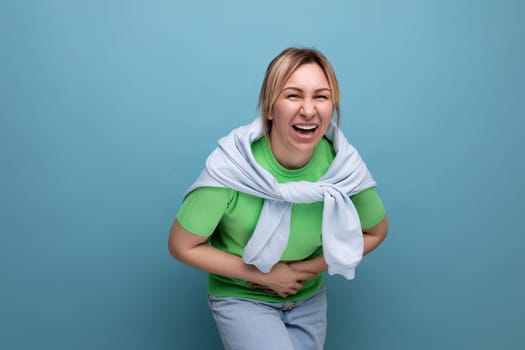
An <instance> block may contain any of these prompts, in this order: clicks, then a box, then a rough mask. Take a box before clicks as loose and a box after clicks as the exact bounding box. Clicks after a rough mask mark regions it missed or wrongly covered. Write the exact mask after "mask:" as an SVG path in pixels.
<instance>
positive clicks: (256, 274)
mask: <svg viewBox="0 0 525 350" xmlns="http://www.w3.org/2000/svg"><path fill="white" fill-rule="evenodd" d="M259 107H260V109H261V116H260V117H259V118H257V119H256V120H255V121H253V122H252V123H251V124H249V125H246V126H243V127H240V128H238V129H235V130H234V131H232V132H231V133H230V134H229V135H228V136H226V137H225V138H223V139H221V140H220V142H219V147H218V148H217V149H216V150H215V151H214V152H213V153H212V154H211V155H210V157H209V158H208V160H207V162H206V168H205V170H204V171H203V172H202V174H201V175H200V177H199V178H198V179H197V181H196V182H195V184H194V185H192V186H191V187H190V189H189V190H188V192H187V194H186V197H185V200H184V203H183V204H182V206H181V208H180V209H179V212H178V213H177V217H176V219H175V222H174V223H173V226H172V229H171V232H170V236H169V249H170V253H171V254H172V255H173V257H175V258H176V259H178V260H180V261H182V262H184V263H186V264H188V265H191V266H193V267H196V268H198V269H202V270H204V271H207V272H209V282H208V294H209V305H210V309H211V311H212V314H213V317H214V319H215V321H216V324H217V327H218V329H219V333H220V335H221V339H222V342H223V345H224V347H225V348H226V349H248V350H254V349H300V350H305V349H322V348H323V345H324V341H325V334H326V292H325V287H324V282H323V274H322V273H323V272H324V271H328V272H329V274H341V275H343V276H344V277H346V278H348V279H352V278H353V277H354V269H355V267H356V266H357V264H358V263H359V261H360V260H361V257H362V255H364V254H367V253H369V252H370V251H372V250H373V249H375V248H376V247H377V246H378V245H379V244H380V243H381V242H382V241H383V240H384V238H385V236H386V232H387V219H386V215H385V210H384V207H383V204H382V202H381V200H380V198H379V197H378V195H377V192H376V190H375V182H374V181H373V179H372V177H371V175H370V173H369V172H368V170H367V168H366V165H365V164H364V163H363V162H362V160H361V158H360V157H359V155H358V153H357V151H356V150H355V149H354V148H353V147H352V146H351V145H349V144H348V142H347V141H346V139H345V138H344V136H343V135H342V133H341V131H340V130H339V128H338V125H339V119H340V115H339V114H340V113H339V86H338V83H337V79H336V76H335V74H334V71H333V69H332V67H331V65H330V63H329V62H328V60H327V59H326V58H325V57H324V56H323V55H322V54H321V53H320V52H319V51H317V50H313V49H301V48H289V49H286V50H284V51H283V52H282V53H280V54H279V55H278V56H277V57H276V58H274V59H273V61H272V62H271V63H270V65H269V66H268V69H267V71H266V75H265V77H264V81H263V85H262V88H261V92H260V95H259ZM334 114H335V115H336V118H335V119H336V120H335V121H333V119H334V118H333V116H334Z"/></svg>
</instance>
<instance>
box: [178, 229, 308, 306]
mask: <svg viewBox="0 0 525 350" xmlns="http://www.w3.org/2000/svg"><path fill="white" fill-rule="evenodd" d="M207 240H208V238H207V237H203V236H198V235H195V234H193V233H191V232H189V231H187V230H185V229H184V228H183V227H182V226H180V224H179V223H178V221H177V220H175V222H174V223H173V226H172V227H171V231H170V235H169V239H168V247H169V251H170V254H171V255H172V256H173V257H174V258H175V259H177V260H179V261H181V262H183V263H185V264H188V265H190V266H193V267H196V268H198V269H200V270H204V271H206V272H210V273H214V274H217V275H221V276H225V277H231V278H238V279H242V280H245V281H250V282H253V283H255V284H258V285H264V286H267V287H268V288H270V289H271V290H273V291H275V292H276V293H277V294H279V295H280V296H282V297H285V296H288V295H292V294H296V293H297V291H299V290H300V289H301V288H302V284H301V282H300V281H302V280H307V279H311V278H314V277H315V274H313V273H311V272H306V271H295V270H292V269H291V268H290V267H289V266H288V265H287V264H282V263H280V264H277V265H275V266H274V268H273V269H272V270H271V271H270V272H269V273H262V272H260V271H259V270H258V269H257V268H256V267H255V266H253V265H248V264H245V263H244V262H243V261H242V258H241V257H239V256H236V255H233V254H230V253H227V252H224V251H222V250H219V249H217V248H214V247H212V246H210V245H209V244H208V243H207Z"/></svg>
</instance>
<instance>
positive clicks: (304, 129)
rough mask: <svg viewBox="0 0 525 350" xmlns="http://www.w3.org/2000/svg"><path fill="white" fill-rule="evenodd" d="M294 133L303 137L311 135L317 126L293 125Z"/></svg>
mask: <svg viewBox="0 0 525 350" xmlns="http://www.w3.org/2000/svg"><path fill="white" fill-rule="evenodd" d="M293 128H294V130H295V131H297V132H298V133H300V134H303V135H311V134H313V133H314V132H315V130H316V129H317V125H307V124H304V125H303V124H295V125H293Z"/></svg>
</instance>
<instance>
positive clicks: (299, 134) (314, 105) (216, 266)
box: [168, 63, 388, 297]
mask: <svg viewBox="0 0 525 350" xmlns="http://www.w3.org/2000/svg"><path fill="white" fill-rule="evenodd" d="M330 93H331V91H330V88H329V84H328V80H327V78H326V76H325V74H324V72H323V70H322V69H321V67H320V66H319V65H317V64H316V63H307V64H304V65H302V66H300V67H298V68H297V69H296V70H295V71H294V73H293V74H292V75H291V76H290V78H289V79H288V80H287V81H286V83H285V85H284V87H283V89H282V91H281V92H280V94H279V96H278V98H277V100H276V102H275V103H274V105H273V108H272V111H271V114H270V115H269V116H266V118H267V119H269V120H271V123H272V128H271V131H270V134H269V140H270V147H271V150H272V153H273V155H274V157H275V159H276V160H277V161H278V162H279V163H280V164H281V165H282V166H283V167H285V168H288V169H298V168H301V167H303V166H304V165H305V164H306V163H308V161H309V160H310V159H311V157H312V155H313V152H314V150H315V147H316V145H317V144H318V143H319V141H320V140H321V139H322V137H323V136H324V134H325V133H326V131H327V129H328V127H329V125H330V122H331V119H332V116H333V111H334V106H333V103H332V98H331V94H330ZM387 230H388V223H387V219H386V216H385V218H384V219H383V220H382V221H381V222H380V223H379V224H378V225H376V226H374V227H372V228H369V229H366V230H364V231H363V238H364V252H363V253H364V254H367V253H369V252H370V251H372V250H374V249H375V248H376V247H377V246H378V245H379V244H380V243H381V242H382V241H383V240H384V239H385V237H386V233H387ZM207 240H208V237H203V236H199V235H195V234H193V233H191V232H189V231H187V230H185V229H184V228H183V227H182V226H180V224H179V223H178V221H177V220H175V221H174V223H173V225H172V228H171V231H170V235H169V239H168V247H169V251H170V253H171V255H172V256H173V257H174V258H175V259H177V260H180V261H181V262H183V263H185V264H188V265H190V266H193V267H195V268H198V269H201V270H204V271H207V272H209V273H213V274H217V275H221V276H225V277H231V278H237V279H243V280H245V281H249V282H250V283H251V284H252V285H253V286H254V287H257V288H262V289H264V290H266V291H267V292H269V293H276V294H278V295H280V296H281V297H286V296H288V295H294V294H296V293H297V292H298V291H299V290H301V289H302V287H303V285H302V282H301V281H304V280H309V279H313V278H315V277H316V276H317V275H318V274H319V273H322V272H324V271H326V270H327V269H328V266H327V264H326V261H325V260H324V256H323V255H320V256H317V257H315V258H313V259H309V260H302V261H294V262H280V263H278V264H276V265H275V266H274V267H273V268H272V269H271V270H270V272H268V273H262V272H261V271H259V270H258V269H257V268H256V267H255V266H253V265H248V264H245V263H244V261H243V260H242V258H241V257H239V256H236V255H233V254H230V253H227V252H224V251H222V250H219V249H217V248H215V247H212V246H210V245H209V244H207Z"/></svg>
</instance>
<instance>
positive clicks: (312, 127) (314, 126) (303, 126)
mask: <svg viewBox="0 0 525 350" xmlns="http://www.w3.org/2000/svg"><path fill="white" fill-rule="evenodd" d="M294 126H295V127H296V128H297V129H301V130H313V129H315V128H317V126H316V125H294Z"/></svg>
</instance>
